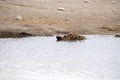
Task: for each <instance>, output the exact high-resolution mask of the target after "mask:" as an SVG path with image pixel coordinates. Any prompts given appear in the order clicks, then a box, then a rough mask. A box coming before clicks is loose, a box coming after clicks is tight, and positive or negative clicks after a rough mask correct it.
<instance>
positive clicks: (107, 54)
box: [0, 35, 120, 80]
mask: <svg viewBox="0 0 120 80" xmlns="http://www.w3.org/2000/svg"><path fill="white" fill-rule="evenodd" d="M0 80H120V38H115V37H114V36H112V35H107V36H106V35H103V36H97V35H87V40H85V41H77V42H56V40H55V37H30V38H21V39H12V38H9V39H0Z"/></svg>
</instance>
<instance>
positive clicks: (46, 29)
mask: <svg viewBox="0 0 120 80" xmlns="http://www.w3.org/2000/svg"><path fill="white" fill-rule="evenodd" d="M60 7H63V8H65V11H59V10H58V8H60ZM16 16H21V17H23V19H22V20H16V19H15V18H16ZM4 31H9V32H26V33H30V34H32V35H53V34H60V33H67V32H79V33H81V34H115V33H120V0H115V2H114V1H113V0H90V2H89V3H84V0H0V32H4Z"/></svg>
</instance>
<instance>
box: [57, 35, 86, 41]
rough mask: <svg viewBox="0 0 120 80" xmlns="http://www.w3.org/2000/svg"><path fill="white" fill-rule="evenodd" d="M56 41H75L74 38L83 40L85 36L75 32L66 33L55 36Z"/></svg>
mask: <svg viewBox="0 0 120 80" xmlns="http://www.w3.org/2000/svg"><path fill="white" fill-rule="evenodd" d="M56 38H57V41H76V40H79V41H80V40H85V39H86V38H85V37H84V36H82V35H79V34H76V33H68V34H65V35H64V36H56Z"/></svg>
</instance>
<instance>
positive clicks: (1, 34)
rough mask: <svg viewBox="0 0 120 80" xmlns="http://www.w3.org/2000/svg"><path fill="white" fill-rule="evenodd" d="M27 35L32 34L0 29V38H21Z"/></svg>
mask: <svg viewBox="0 0 120 80" xmlns="http://www.w3.org/2000/svg"><path fill="white" fill-rule="evenodd" d="M28 36H32V34H29V33H26V32H9V31H0V38H22V37H28Z"/></svg>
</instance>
